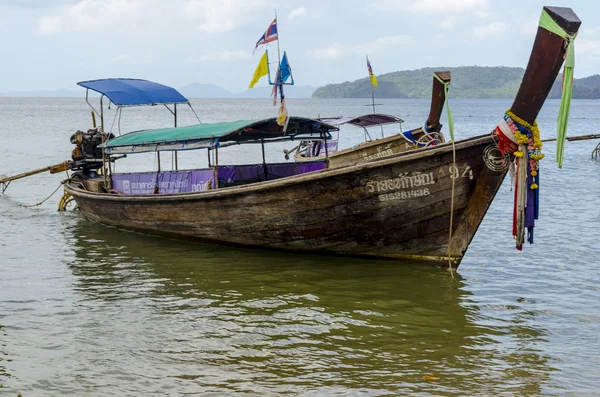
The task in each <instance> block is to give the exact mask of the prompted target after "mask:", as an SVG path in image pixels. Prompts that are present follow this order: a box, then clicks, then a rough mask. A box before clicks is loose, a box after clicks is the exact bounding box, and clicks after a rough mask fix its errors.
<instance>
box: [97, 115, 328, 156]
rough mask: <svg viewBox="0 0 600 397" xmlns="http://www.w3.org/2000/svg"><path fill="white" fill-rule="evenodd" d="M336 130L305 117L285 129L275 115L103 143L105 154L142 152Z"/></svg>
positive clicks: (127, 136) (136, 134)
mask: <svg viewBox="0 0 600 397" xmlns="http://www.w3.org/2000/svg"><path fill="white" fill-rule="evenodd" d="M335 130H337V127H334V126H332V125H330V124H327V123H323V122H321V121H319V120H313V119H308V118H304V117H290V119H289V121H288V127H287V130H286V131H285V132H283V128H282V127H281V126H279V125H278V124H277V122H276V119H275V118H271V119H265V120H259V121H248V120H240V121H230V122H223V123H205V124H196V125H190V126H187V127H177V128H162V129H156V130H141V131H134V132H130V133H128V134H125V135H122V136H119V137H117V138H113V139H111V140H109V141H108V142H106V143H104V144H103V145H101V147H103V148H105V149H104V150H105V152H106V153H139V152H148V151H165V150H190V149H200V148H212V147H216V146H223V145H224V144H235V143H249V142H260V141H265V142H268V141H277V140H290V139H295V138H313V139H319V138H321V139H323V138H329V137H330V135H329V133H330V131H335Z"/></svg>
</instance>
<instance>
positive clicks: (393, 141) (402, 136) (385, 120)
mask: <svg viewBox="0 0 600 397" xmlns="http://www.w3.org/2000/svg"><path fill="white" fill-rule="evenodd" d="M450 80H451V78H450V72H434V76H433V88H432V93H431V109H430V111H429V116H428V117H427V120H426V121H425V123H424V124H423V126H419V127H417V128H414V129H412V130H408V131H402V123H403V122H404V120H402V119H400V118H398V117H396V116H392V115H388V114H380V113H371V114H365V115H362V116H352V117H342V118H339V119H324V121H327V122H329V123H330V124H332V125H335V126H336V127H338V128H340V127H341V126H343V125H351V126H355V127H359V128H362V129H363V130H364V134H365V139H364V142H362V143H360V144H358V145H356V146H354V147H351V148H347V149H343V150H339V146H338V145H339V131H338V133H337V139H335V140H331V141H327V142H325V143H323V142H321V141H316V142H312V141H301V142H300V144H299V145H298V146H297V147H296V148H295V150H296V154H295V155H294V160H296V161H314V160H321V159H325V158H327V159H329V164H328V165H329V168H338V167H342V166H345V165H350V164H356V163H361V162H365V161H369V160H372V159H376V158H383V157H388V156H391V155H394V154H398V153H402V152H406V151H408V150H414V149H422V148H424V147H428V146H434V145H438V144H440V143H444V142H445V141H446V140H445V137H444V134H443V133H442V132H441V129H442V124H440V117H441V115H442V110H443V108H444V101H445V99H446V92H445V85H444V84H449V83H450ZM396 124H397V125H398V132H397V133H395V134H392V135H390V136H388V137H385V136H383V126H387V125H396ZM372 127H381V134H382V136H381V138H376V139H373V138H372V137H371V134H370V133H369V130H368V129H369V128H372ZM325 152H327V153H325ZM287 156H289V154H288V151H286V157H287Z"/></svg>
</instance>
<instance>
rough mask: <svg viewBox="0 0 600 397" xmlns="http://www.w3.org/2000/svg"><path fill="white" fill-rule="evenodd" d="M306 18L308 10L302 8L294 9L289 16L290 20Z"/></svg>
mask: <svg viewBox="0 0 600 397" xmlns="http://www.w3.org/2000/svg"><path fill="white" fill-rule="evenodd" d="M305 16H306V8H304V7H300V8H294V9H293V10H292V12H290V15H288V18H289V19H293V18H297V17H305Z"/></svg>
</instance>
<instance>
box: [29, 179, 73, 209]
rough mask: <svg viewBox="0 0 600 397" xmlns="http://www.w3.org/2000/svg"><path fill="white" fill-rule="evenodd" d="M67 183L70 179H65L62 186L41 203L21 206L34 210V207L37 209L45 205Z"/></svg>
mask: <svg viewBox="0 0 600 397" xmlns="http://www.w3.org/2000/svg"><path fill="white" fill-rule="evenodd" d="M67 181H69V179H65V180H64V181H62V182H61V183H60V185H58V187H57V188H56V189H55V190H54V191H53V192H52V194H50V196H48V197H46V198H45V199H44V200H42V201H40V202H39V203H37V204H31V205H25V204H21V205H22V206H23V207H25V208H33V207H37V206H40V205H42V204H44V203H45V202H46V201H48V200H49V199H50V197H52V196H54V193H56V192H58V189H60V188H61V186H62V185H64V184H65V183H67Z"/></svg>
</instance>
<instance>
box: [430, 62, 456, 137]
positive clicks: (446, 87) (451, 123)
mask: <svg viewBox="0 0 600 397" xmlns="http://www.w3.org/2000/svg"><path fill="white" fill-rule="evenodd" d="M433 77H435V78H436V79H437V81H439V82H440V83H442V84H443V85H444V97H445V102H446V109H447V111H448V130H450V139H452V140H453V141H454V115H452V111H451V110H450V104H449V103H448V91H449V90H450V82H445V81H444V80H442V79H440V78H439V76H438V75H437V74H435V73H434V74H433Z"/></svg>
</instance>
